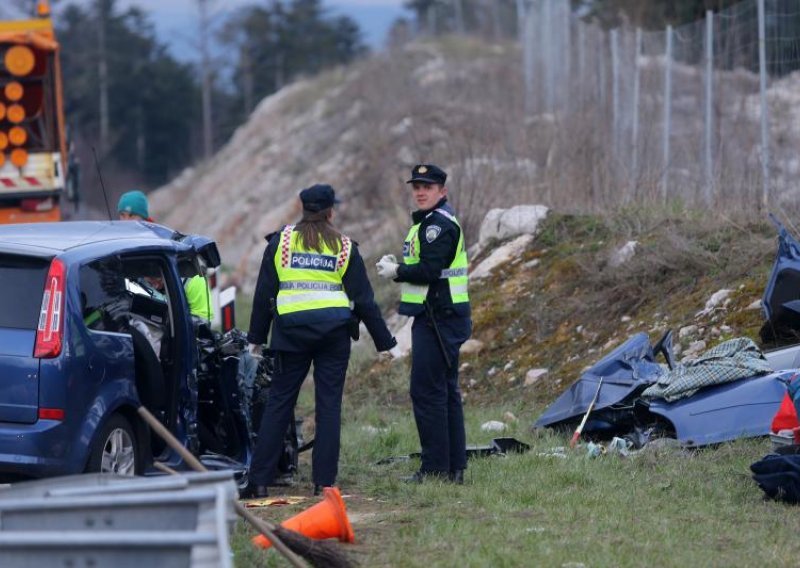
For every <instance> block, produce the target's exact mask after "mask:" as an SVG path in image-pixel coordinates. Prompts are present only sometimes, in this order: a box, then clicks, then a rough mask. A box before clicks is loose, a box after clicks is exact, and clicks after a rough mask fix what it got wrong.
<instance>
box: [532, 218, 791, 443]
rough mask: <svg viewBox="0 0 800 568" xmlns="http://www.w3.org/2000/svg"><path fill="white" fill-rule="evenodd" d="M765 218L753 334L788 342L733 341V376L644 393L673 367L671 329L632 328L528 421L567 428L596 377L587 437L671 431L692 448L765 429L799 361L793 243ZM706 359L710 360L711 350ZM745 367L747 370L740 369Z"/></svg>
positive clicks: (641, 439)
mask: <svg viewBox="0 0 800 568" xmlns="http://www.w3.org/2000/svg"><path fill="white" fill-rule="evenodd" d="M772 220H773V222H774V223H775V224H776V227H777V229H778V242H779V244H778V253H777V257H776V260H775V263H774V266H773V270H772V273H771V275H770V279H769V282H768V284H767V287H766V289H765V292H764V297H763V300H762V304H763V309H764V315H765V319H766V321H765V323H764V326H763V327H762V330H761V339H762V342H763V343H771V344H773V345H775V344H777V345H781V344H787V343H790V344H791V343H794V344H793V345H789V346H784V347H782V348H780V349H775V350H773V351H768V352H766V353H764V355H763V356H762V355H761V353H760V352H759V351H758V349H757V348H755V344H753V343H752V342H750V341H749V340H738V341H740V343H739V344H737V348H739V347H743V346H744V347H745V349H744V351H747V349H746V347H750V351H751V353H749V354H748V355H749V357H750V358H749V359H741V360H740V361H739V363H742V361H744V363H743V364H741V365H740V368H739V372H740V375H739V376H735V378H731V377H729V378H728V379H727V380H728V381H729V382H724V383H718V384H707V385H702V382H700V383H698V385H700V386H698V388H697V389H694V390H691V391H690V394H689V395H686V396H683V397H681V398H677V399H670V397H664V396H653V395H652V393H653V392H654V391H655V392H658V390H659V381H660V380H661V379H662V377H665V376H666V375H667V374H670V378H671V377H672V376H674V375H675V372H674V371H673V370H674V369H677V368H679V367H680V365H679V364H678V363H676V362H675V357H674V355H673V352H672V332H667V333H666V334H665V335H664V336H663V337H662V338H661V339H660V340H659V341H658V342H657V343H656V344H655V345H651V343H650V338H649V337H648V335H647V334H645V333H638V334H636V335H634V336H632V337H630V338H629V339H628V340H627V341H625V342H624V343H623V344H622V345H620V346H618V347H617V348H616V349H614V350H613V351H612V352H611V353H609V354H608V355H606V356H605V357H603V358H602V359H601V360H600V361H598V362H597V363H596V364H594V365H593V366H592V367H590V368H589V369H588V370H587V371H586V372H584V373H583V374H582V375H581V376H580V378H579V379H578V380H577V381H576V382H575V383H574V384H573V385H572V386H570V387H569V389H567V390H566V391H565V392H564V393H562V394H561V396H559V398H558V399H556V401H555V402H553V403H552V404H551V405H550V406H549V407H548V408H547V409H546V410H545V412H544V413H543V414H542V415H541V416H540V417H539V419H538V420H537V421H536V423H535V424H534V427H549V428H559V429H565V430H566V429H572V428H574V427H575V426H576V425H577V424H578V422H579V421H580V419H581V418H582V417H583V415H584V414H585V413H586V411H587V409H588V408H589V405H590V404H591V401H592V398H593V397H594V396H595V393H596V392H597V389H598V384H599V382H600V380H601V378H602V380H603V383H602V386H601V387H600V391H599V393H598V397H597V402H596V404H595V406H594V408H593V410H592V412H591V414H590V416H589V419H588V420H587V422H586V424H585V426H584V428H583V434H584V435H585V436H587V437H589V438H594V439H601V440H602V439H610V438H611V437H613V436H620V437H626V438H628V439H629V440H630V441H631V442H632V443H633V445H634V446H635V447H641V446H642V445H644V444H646V443H647V442H648V441H649V440H650V439H652V438H654V437H672V438H675V439H677V440H678V441H680V442H681V443H682V444H683V445H685V446H688V447H699V446H705V445H710V444H717V443H720V442H726V441H730V440H734V439H737V438H745V437H755V436H765V435H767V434H769V432H770V426H771V423H772V419H773V417H774V416H775V413H776V412H777V410H778V407H779V406H780V404H781V400H782V399H783V397H784V395H785V393H786V386H787V384H788V383H789V382H790V381H791V379H792V378H794V377H795V376H796V375H797V373H798V372H799V371H798V370H797V369H796V367H797V366H798V364H800V345H796V343H797V337H798V331H800V244H798V242H797V240H796V239H795V238H794V237H793V236H792V235H791V234H790V233H789V232H788V231H787V230H786V228H785V227H784V226H783V225H781V224H780V223H779V222H778V221H777V220H776V219H775V218H774V217H773V218H772ZM735 341H736V340H735ZM728 343H731V342H728ZM748 344H749V345H748ZM712 351H713V350H712ZM723 351H724V348H723ZM709 353H710V352H709ZM658 355H663V358H664V363H662V364H659V363H658V362H657V361H656V357H657V356H658ZM704 355H705V354H704ZM709 359H714V357H713V354H712V356H711V357H709ZM713 362H714V361H712V363H713ZM701 363H702V361H701ZM748 365H749V366H748ZM747 369H751V370H752V371H754V372H752V373H747V372H746V370H747Z"/></svg>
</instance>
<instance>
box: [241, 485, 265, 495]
mask: <svg viewBox="0 0 800 568" xmlns="http://www.w3.org/2000/svg"><path fill="white" fill-rule="evenodd" d="M265 497H269V491H268V490H267V486H266V485H255V484H252V483H248V484H247V485H245V486H244V487H242V488H241V489H240V490H239V499H264V498H265Z"/></svg>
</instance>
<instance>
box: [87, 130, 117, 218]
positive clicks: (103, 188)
mask: <svg viewBox="0 0 800 568" xmlns="http://www.w3.org/2000/svg"><path fill="white" fill-rule="evenodd" d="M92 155H93V156H94V167H96V168H97V177H99V178H100V189H102V190H103V199H104V200H105V202H106V211H108V220H109V221H113V220H114V217H113V216H112V215H111V207H110V206H109V205H108V195H107V194H106V186H105V184H103V173H102V172H101V171H100V162H98V161H97V150H95V149H94V146H92Z"/></svg>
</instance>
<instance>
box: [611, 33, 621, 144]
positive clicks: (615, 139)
mask: <svg viewBox="0 0 800 568" xmlns="http://www.w3.org/2000/svg"><path fill="white" fill-rule="evenodd" d="M619 122H620V116H619V32H618V31H617V30H611V146H612V148H613V149H614V158H615V159H616V158H617V157H618V155H619V146H620V144H619V138H620V126H619Z"/></svg>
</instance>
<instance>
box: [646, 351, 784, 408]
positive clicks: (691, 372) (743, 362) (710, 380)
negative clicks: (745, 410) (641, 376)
mask: <svg viewBox="0 0 800 568" xmlns="http://www.w3.org/2000/svg"><path fill="white" fill-rule="evenodd" d="M771 372H772V368H770V366H769V363H767V360H766V359H765V358H764V355H763V354H762V353H761V350H760V349H759V348H758V346H757V345H756V344H755V343H754V342H753V341H752V340H751V339H748V338H746V337H738V338H736V339H730V340H728V341H725V342H723V343H720V344H719V345H717V346H716V347H714V348H713V349H709V350H708V351H706V352H705V353H703V354H702V355H701V356H700V357H698V358H697V359H693V360H688V361H685V362H684V363H681V364H679V365H677V366H676V367H675V368H674V369H672V370H671V371H667V372H666V373H664V374H663V375H661V376H660V377H659V378H658V381H656V383H655V384H654V385H652V386H650V387H648V388H647V389H645V390H644V392H642V397H643V398H663V399H665V400H667V401H668V402H673V401H675V400H679V399H681V398H685V397H688V396H692V395H693V394H694V393H696V392H697V391H698V390H699V389H701V388H703V387H707V386H711V385H721V384H723V383H730V382H733V381H738V380H739V379H746V378H748V377H753V376H756V375H766V374H768V373H771Z"/></svg>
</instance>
